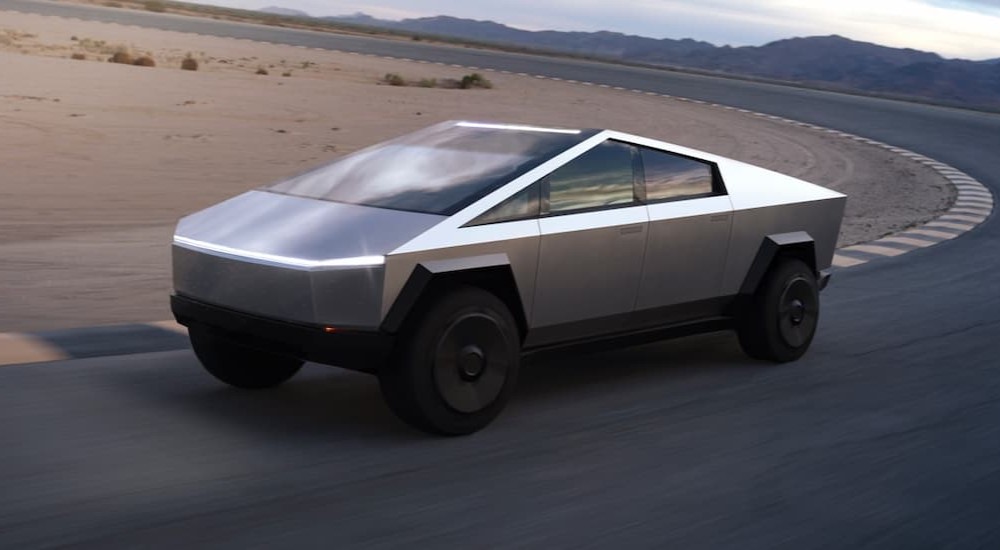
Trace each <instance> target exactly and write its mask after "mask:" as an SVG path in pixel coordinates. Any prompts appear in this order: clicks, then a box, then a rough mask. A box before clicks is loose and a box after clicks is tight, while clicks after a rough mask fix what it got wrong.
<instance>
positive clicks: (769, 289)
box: [737, 258, 819, 363]
mask: <svg viewBox="0 0 1000 550" xmlns="http://www.w3.org/2000/svg"><path fill="white" fill-rule="evenodd" d="M818 324H819V286H818V285H817V283H816V275H815V273H813V271H812V269H810V268H809V266H807V265H806V264H805V263H804V262H802V261H801V260H796V259H792V258H779V259H778V260H777V263H776V264H775V265H773V266H772V267H771V269H770V270H769V271H768V272H767V275H765V276H764V280H763V281H761V283H760V286H759V287H758V288H757V292H756V293H755V294H754V296H753V298H752V299H751V301H750V304H749V307H748V308H747V310H746V311H744V312H743V314H742V316H741V318H740V320H739V324H738V327H737V333H738V335H739V340H740V347H742V348H743V351H744V352H745V353H746V354H747V355H749V356H750V357H753V358H755V359H763V360H768V361H775V362H778V363H785V362H788V361H794V360H796V359H798V358H800V357H802V355H803V354H805V352H806V350H808V349H809V344H811V343H812V339H813V336H814V335H815V334H816V327H817V325H818Z"/></svg>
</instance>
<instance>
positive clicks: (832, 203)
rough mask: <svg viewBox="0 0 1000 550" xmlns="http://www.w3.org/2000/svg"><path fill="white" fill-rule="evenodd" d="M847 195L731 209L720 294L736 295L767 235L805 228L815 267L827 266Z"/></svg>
mask: <svg viewBox="0 0 1000 550" xmlns="http://www.w3.org/2000/svg"><path fill="white" fill-rule="evenodd" d="M845 204H846V197H844V196H842V195H841V196H840V197H839V198H834V199H827V200H817V201H812V202H804V203H798V204H783V205H780V206H771V207H765V208H751V209H746V210H737V211H735V212H733V230H732V238H731V239H730V242H729V256H728V260H727V261H726V273H725V277H724V280H723V284H722V292H723V294H736V293H737V292H738V291H739V289H740V286H741V285H742V284H743V279H744V278H745V277H746V274H747V272H748V271H749V270H750V266H751V264H753V260H754V258H755V257H756V255H757V251H758V250H759V249H760V246H761V243H763V241H764V238H765V237H767V236H768V235H775V234H780V233H791V232H795V231H805V232H806V233H808V234H809V236H810V237H812V238H813V243H814V246H815V248H816V268H817V269H827V268H829V267H830V265H831V264H832V263H833V253H834V250H835V249H836V246H837V235H838V234H839V233H840V222H841V219H842V218H843V215H844V206H845Z"/></svg>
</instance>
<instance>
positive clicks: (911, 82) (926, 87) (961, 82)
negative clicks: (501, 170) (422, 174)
mask: <svg viewBox="0 0 1000 550" xmlns="http://www.w3.org/2000/svg"><path fill="white" fill-rule="evenodd" d="M265 10H267V11H270V13H278V11H276V10H281V11H285V10H284V8H265ZM289 11H296V10H289ZM295 15H296V16H306V14H304V13H303V12H298V13H297V14H295ZM321 19H323V20H326V21H330V22H334V23H349V24H352V25H361V26H367V27H375V28H382V29H390V30H394V31H397V32H405V33H413V34H414V36H415V37H421V36H436V37H448V38H458V39H464V40H470V41H474V42H477V43H491V44H497V45H502V46H515V47H524V48H530V49H536V50H545V51H551V52H559V53H568V54H573V55H581V56H587V57H594V58H600V59H608V60H618V61H626V62H630V63H641V64H648V65H658V66H669V67H681V68H689V69H697V70H704V71H712V72H718V73H726V74H731V75H738V76H744V77H757V78H764V79H773V80H781V81H789V82H795V83H800V84H805V85H811V86H819V87H824V88H833V89H840V90H847V91H860V92H868V93H876V94H885V95H892V96H904V97H911V98H922V99H930V100H933V101H937V102H943V103H947V104H954V105H960V106H967V107H977V108H987V109H1000V58H998V59H991V60H985V61H968V60H962V59H945V58H942V57H941V56H940V55H938V54H936V53H931V52H925V51H920V50H914V49H909V48H891V47H887V46H880V45H878V44H871V43H868V42H859V41H856V40H851V39H848V38H845V37H842V36H837V35H833V36H811V37H804V38H789V39H785V40H778V41H775V42H771V43H768V44H764V45H763V46H742V47H731V46H715V45H713V44H711V43H708V42H704V41H698V40H693V39H690V38H685V39H680V40H675V39H670V38H663V39H655V38H648V37H643V36H634V35H626V34H622V33H617V32H608V31H598V32H563V31H526V30H522V29H516V28H513V27H508V26H506V25H503V24H500V23H496V22H493V21H476V20H471V19H460V18H456V17H449V16H438V17H422V18H417V19H403V20H401V21H392V20H385V19H377V18H374V17H371V16H369V15H365V14H363V13H358V14H354V15H347V16H334V17H323V18H321Z"/></svg>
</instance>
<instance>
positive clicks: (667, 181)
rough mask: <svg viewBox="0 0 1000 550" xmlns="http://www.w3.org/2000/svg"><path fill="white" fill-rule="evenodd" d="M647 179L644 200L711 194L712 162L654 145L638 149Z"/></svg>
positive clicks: (652, 200) (651, 200)
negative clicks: (672, 152)
mask: <svg viewBox="0 0 1000 550" xmlns="http://www.w3.org/2000/svg"><path fill="white" fill-rule="evenodd" d="M639 154H640V156H641V158H642V167H643V172H644V174H645V180H646V201H647V202H656V201H661V200H670V199H681V198H690V197H699V196H707V195H711V194H712V191H713V188H712V181H713V177H712V165H711V164H708V163H705V162H701V161H699V160H694V159H691V158H688V157H682V156H679V155H674V154H671V153H665V152H663V151H657V150H655V149H647V148H645V147H642V148H640V149H639Z"/></svg>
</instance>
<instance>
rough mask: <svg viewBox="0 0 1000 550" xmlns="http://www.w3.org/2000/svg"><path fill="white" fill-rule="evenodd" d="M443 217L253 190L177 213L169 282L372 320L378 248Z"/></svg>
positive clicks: (222, 300) (279, 311)
mask: <svg viewBox="0 0 1000 550" xmlns="http://www.w3.org/2000/svg"><path fill="white" fill-rule="evenodd" d="M442 219H444V218H443V217H441V216H433V215H428V214H415V213H410V212H399V211H394V210H386V209H380V208H370V207H364V206H356V205H349V204H342V203H335V202H329V201H321V200H313V199H303V198H298V197H291V196H286V195H279V194H275V193H267V192H260V191H252V192H249V193H245V194H243V195H240V196H238V197H235V198H233V199H230V200H228V201H225V202H223V203H220V204H218V205H216V206H213V207H211V208H208V209H206V210H203V211H201V212H198V213H196V214H193V215H191V216H188V217H186V218H184V219H182V220H181V222H180V223H179V224H178V227H177V231H176V234H175V237H174V239H175V245H174V253H173V255H174V265H173V269H174V288H175V289H176V290H177V292H178V293H180V294H183V295H184V296H187V297H189V298H194V299H196V300H201V301H204V302H207V303H210V304H216V305H219V306H223V307H228V308H232V309H235V310H239V311H243V312H247V313H251V314H255V315H259V316H263V317H273V318H275V319H281V320H286V321H292V322H299V323H316V324H324V325H330V326H336V327H340V328H367V329H374V328H377V327H378V326H379V323H380V321H381V311H382V290H383V279H384V267H383V265H382V263H383V261H384V260H383V256H384V255H385V254H386V253H387V252H389V251H391V250H392V249H393V248H396V247H398V246H399V245H400V244H402V243H403V242H405V241H406V240H408V239H410V238H412V237H413V236H414V235H416V234H419V233H421V232H423V231H425V230H426V229H427V228H428V227H431V226H433V225H435V224H436V223H438V222H440V221H441V220H442Z"/></svg>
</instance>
